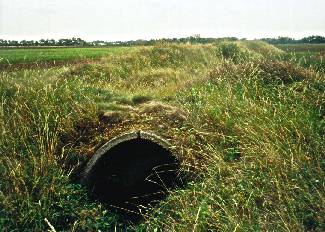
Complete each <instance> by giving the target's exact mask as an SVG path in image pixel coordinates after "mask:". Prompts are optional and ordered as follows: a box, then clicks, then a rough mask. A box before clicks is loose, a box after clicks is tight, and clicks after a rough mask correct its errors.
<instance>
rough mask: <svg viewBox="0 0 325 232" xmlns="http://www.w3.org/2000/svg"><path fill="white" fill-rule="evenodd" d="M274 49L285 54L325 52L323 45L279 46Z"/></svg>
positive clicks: (324, 45)
mask: <svg viewBox="0 0 325 232" xmlns="http://www.w3.org/2000/svg"><path fill="white" fill-rule="evenodd" d="M276 47H277V48H280V49H282V50H284V51H286V52H321V53H324V52H325V44H279V45H276Z"/></svg>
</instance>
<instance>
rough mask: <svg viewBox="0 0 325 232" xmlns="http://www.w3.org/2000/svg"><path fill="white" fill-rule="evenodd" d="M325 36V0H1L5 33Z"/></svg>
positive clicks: (0, 30)
mask: <svg viewBox="0 0 325 232" xmlns="http://www.w3.org/2000/svg"><path fill="white" fill-rule="evenodd" d="M193 34H200V35H201V36H202V37H225V36H235V37H238V38H249V39H253V38H261V37H277V36H290V37H295V38H301V37H304V36H309V35H314V34H317V35H322V36H325V0H198V1H194V0H160V1H159V0H116V1H112V0H0V39H1V38H2V39H16V40H22V39H35V40H38V39H41V38H44V39H46V38H54V39H59V38H71V37H73V36H74V37H81V38H83V39H85V40H88V41H91V40H97V39H99V40H108V41H116V40H135V39H151V38H164V37H165V38H173V37H188V36H191V35H193Z"/></svg>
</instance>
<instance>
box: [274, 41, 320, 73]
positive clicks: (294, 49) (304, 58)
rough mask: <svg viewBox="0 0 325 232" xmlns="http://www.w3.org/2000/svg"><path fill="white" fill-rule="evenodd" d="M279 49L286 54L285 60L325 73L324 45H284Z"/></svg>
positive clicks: (279, 46)
mask: <svg viewBox="0 0 325 232" xmlns="http://www.w3.org/2000/svg"><path fill="white" fill-rule="evenodd" d="M277 47H278V48H280V49H282V50H284V51H285V52H286V54H285V55H284V60H288V61H290V62H293V63H298V64H299V65H300V66H303V67H305V68H312V69H314V70H316V71H321V72H324V71H325V45H324V44H282V45H277Z"/></svg>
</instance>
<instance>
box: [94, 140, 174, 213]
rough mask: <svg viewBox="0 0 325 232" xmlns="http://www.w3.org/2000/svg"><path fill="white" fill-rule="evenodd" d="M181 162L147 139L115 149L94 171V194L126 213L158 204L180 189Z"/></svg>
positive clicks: (127, 142)
mask: <svg viewBox="0 0 325 232" xmlns="http://www.w3.org/2000/svg"><path fill="white" fill-rule="evenodd" d="M178 167H179V162H178V161H177V159H176V158H175V157H174V156H173V155H172V154H171V152H170V151H168V150H167V149H165V148H164V147H162V146H160V145H159V144H157V143H154V142H152V141H150V140H146V139H141V138H137V139H133V140H129V141H124V142H121V143H119V144H117V145H116V146H114V147H112V148H111V149H109V150H108V151H107V153H105V155H103V156H102V157H101V158H100V160H99V161H98V162H97V163H96V165H95V166H94V167H93V169H92V170H93V171H92V173H91V186H90V187H91V188H92V189H91V191H92V193H93V195H94V196H95V197H96V198H98V199H99V200H101V201H103V202H105V203H109V204H110V205H113V206H116V208H120V209H122V210H125V211H132V212H136V211H137V210H138V209H139V206H140V205H142V206H145V207H146V206H148V205H149V204H155V203H156V202H158V201H159V200H161V199H163V198H164V197H165V196H166V194H167V192H168V190H170V189H172V188H174V187H175V186H176V185H177V182H178V181H177V180H178Z"/></svg>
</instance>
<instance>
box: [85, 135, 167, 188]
mask: <svg viewBox="0 0 325 232" xmlns="http://www.w3.org/2000/svg"><path fill="white" fill-rule="evenodd" d="M134 139H144V140H149V141H151V142H154V143H156V144H158V145H160V146H162V147H163V148H164V149H166V150H168V151H169V152H171V153H172V154H173V152H172V149H171V148H172V146H171V144H170V143H169V142H168V141H167V140H165V139H163V138H162V137H160V136H158V135H156V134H154V133H152V132H147V131H141V130H139V131H132V132H127V133H123V134H121V135H119V136H117V137H115V138H113V139H111V140H109V141H108V142H106V143H105V144H104V145H103V146H101V147H100V148H99V149H98V150H97V151H96V152H95V154H94V155H93V156H92V157H91V159H90V160H89V161H88V163H87V165H86V168H85V170H84V171H83V173H82V175H81V184H82V185H85V186H90V185H91V182H92V177H91V176H92V171H93V168H94V167H95V166H96V164H97V162H99V161H100V159H101V158H102V156H103V155H105V154H106V153H107V152H108V151H109V150H110V149H112V148H113V147H115V146H117V145H118V144H120V143H123V142H127V141H130V140H134Z"/></svg>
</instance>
